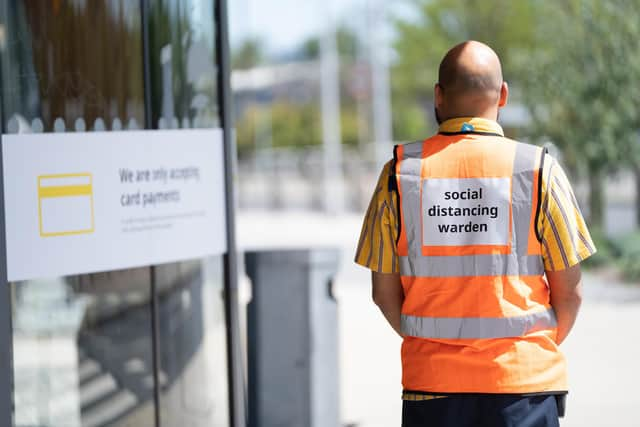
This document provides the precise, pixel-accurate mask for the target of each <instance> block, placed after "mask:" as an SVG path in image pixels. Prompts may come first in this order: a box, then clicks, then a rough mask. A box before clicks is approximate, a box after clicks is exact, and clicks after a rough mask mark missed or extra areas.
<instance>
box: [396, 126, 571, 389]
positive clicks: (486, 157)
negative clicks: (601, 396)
mask: <svg viewBox="0 0 640 427" xmlns="http://www.w3.org/2000/svg"><path fill="white" fill-rule="evenodd" d="M463 129H464V128H463ZM472 129H473V128H472ZM394 157H395V177H396V185H397V190H398V195H399V198H398V199H399V211H400V233H399V238H398V243H397V249H398V256H399V262H400V274H401V280H402V287H403V290H404V296H405V299H404V303H403V305H402V317H401V328H402V333H403V335H404V336H405V338H404V341H403V345H402V364H403V375H402V380H403V387H404V389H405V390H411V391H424V392H429V393H447V394H448V393H538V392H564V391H565V390H566V389H567V386H566V363H565V359H564V356H563V355H562V353H560V351H559V349H558V347H557V345H556V343H555V338H556V332H557V324H556V317H555V313H554V311H553V308H552V307H551V305H550V297H549V288H548V285H547V282H546V281H545V278H544V267H543V260H542V252H541V243H540V240H541V239H540V236H539V235H538V232H537V227H536V222H537V216H538V215H539V199H540V185H541V176H542V172H541V171H542V167H543V162H544V152H543V150H542V149H541V148H540V147H536V146H533V145H528V144H522V143H519V142H516V141H512V140H509V139H507V138H504V137H503V136H501V135H499V134H490V133H485V134H482V133H473V132H464V133H457V134H456V133H452V134H438V135H436V136H434V137H432V138H429V139H427V140H425V141H420V142H414V143H409V144H404V145H398V146H396V148H395V150H394Z"/></svg>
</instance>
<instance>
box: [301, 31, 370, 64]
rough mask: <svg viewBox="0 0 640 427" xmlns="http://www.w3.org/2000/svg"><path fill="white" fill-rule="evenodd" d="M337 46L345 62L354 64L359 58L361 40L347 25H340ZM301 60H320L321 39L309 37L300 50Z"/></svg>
mask: <svg viewBox="0 0 640 427" xmlns="http://www.w3.org/2000/svg"><path fill="white" fill-rule="evenodd" d="M336 45H337V47H338V55H340V59H341V60H342V61H344V62H354V61H356V59H357V57H358V51H359V49H360V40H358V36H357V35H356V33H355V32H354V31H353V30H352V29H351V28H349V27H347V26H345V25H340V26H338V28H337V29H336ZM298 52H299V55H298V56H299V57H300V58H301V59H306V60H311V59H318V58H319V56H320V39H319V38H318V37H309V38H308V39H307V40H305V41H304V42H303V43H302V45H301V46H300V48H299V49H298Z"/></svg>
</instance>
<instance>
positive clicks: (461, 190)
mask: <svg viewBox="0 0 640 427" xmlns="http://www.w3.org/2000/svg"><path fill="white" fill-rule="evenodd" d="M510 204H511V178H508V177H505V178H429V179H425V180H424V181H423V184H422V239H423V240H422V242H423V245H424V246H470V245H498V246H506V245H508V244H509V237H510V236H509V226H510V215H511V211H510Z"/></svg>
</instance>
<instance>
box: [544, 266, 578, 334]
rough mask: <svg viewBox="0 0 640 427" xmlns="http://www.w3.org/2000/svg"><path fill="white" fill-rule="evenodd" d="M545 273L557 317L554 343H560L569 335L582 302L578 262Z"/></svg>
mask: <svg viewBox="0 0 640 427" xmlns="http://www.w3.org/2000/svg"><path fill="white" fill-rule="evenodd" d="M546 274H547V280H548V281H549V288H550V291H551V306H552V307H553V309H554V310H555V312H556V317H557V319H558V335H557V337H556V343H557V344H561V343H562V341H564V339H565V338H566V337H567V335H569V331H571V328H572V327H573V324H574V323H575V321H576V317H578V310H579V309H580V304H581V303H582V283H581V281H580V277H581V273H580V264H576V265H574V266H573V267H569V268H567V269H565V270H559V271H547V272H546Z"/></svg>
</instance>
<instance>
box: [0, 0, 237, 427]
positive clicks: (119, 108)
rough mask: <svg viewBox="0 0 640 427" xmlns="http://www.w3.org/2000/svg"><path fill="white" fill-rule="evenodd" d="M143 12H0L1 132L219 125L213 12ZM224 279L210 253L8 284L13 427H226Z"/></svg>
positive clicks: (125, 6) (42, 8)
mask: <svg viewBox="0 0 640 427" xmlns="http://www.w3.org/2000/svg"><path fill="white" fill-rule="evenodd" d="M145 4H147V3H146V2H137V1H129V0H115V1H93V0H74V1H70V0H69V1H66V0H21V1H11V0H0V61H1V64H0V70H1V90H2V92H1V93H2V99H1V102H2V129H3V133H5V134H22V133H51V132H58V133H64V132H80V133H81V132H111V133H112V135H113V137H114V138H117V137H118V135H119V132H145V131H148V130H150V129H170V128H173V129H178V128H179V129H187V128H207V127H217V126H219V122H220V120H219V116H218V110H217V105H218V99H217V93H216V87H217V84H216V82H217V80H216V78H217V75H216V64H215V57H216V56H215V19H214V11H213V7H214V2H211V1H204V0H151V1H149V2H148V9H147V8H144V9H143V5H145ZM143 14H146V15H145V16H143ZM143 18H146V19H143ZM143 22H146V23H147V25H148V27H147V28H143ZM145 31H147V34H148V38H147V39H145V35H144V32H145ZM145 41H146V42H148V45H147V46H145ZM145 67H147V68H145ZM145 71H147V72H145ZM145 76H148V77H147V78H146V79H145ZM176 143H177V144H179V140H178V141H176ZM34 155H37V154H35V153H34ZM203 196H204V197H206V195H203ZM5 209H11V207H10V206H6V207H5ZM214 238H224V236H214ZM113 250H114V251H115V250H117V248H115V247H114V248H113ZM25 262H29V260H25ZM223 273H224V268H223V260H222V255H220V256H212V257H208V258H205V259H195V260H190V261H187V262H176V263H169V264H163V265H157V266H146V267H142V268H135V269H124V270H115V271H106V272H98V273H92V274H82V275H75V276H65V277H50V278H46V279H39V280H29V281H23V282H13V283H10V284H9V299H10V306H11V322H12V335H13V379H14V386H13V400H14V413H13V418H14V425H15V426H20V427H26V426H36V425H37V426H43V427H45V426H46V427H58V426H59V427H63V426H64V427H81V426H82V427H86V426H107V425H108V426H122V427H123V426H132V427H133V426H145V427H146V426H155V425H158V421H159V424H160V425H162V426H173V425H181V424H182V425H188V426H195V427H200V426H202V427H204V426H227V425H228V423H229V421H228V420H229V413H228V411H229V408H228V406H229V404H228V392H227V390H228V384H227V381H228V379H227V360H226V339H225V331H226V325H225V316H224V301H223V292H222V289H223ZM3 292H4V290H3Z"/></svg>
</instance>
